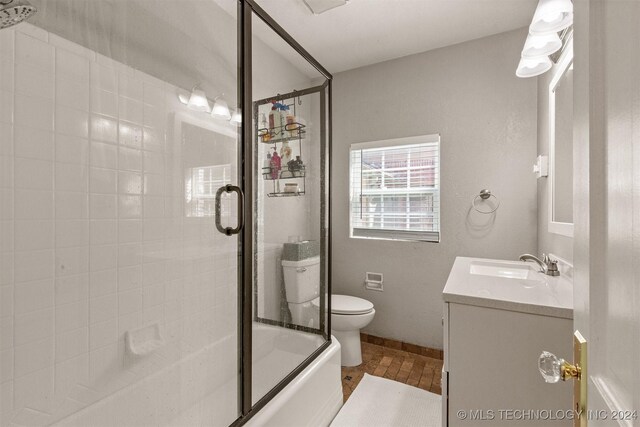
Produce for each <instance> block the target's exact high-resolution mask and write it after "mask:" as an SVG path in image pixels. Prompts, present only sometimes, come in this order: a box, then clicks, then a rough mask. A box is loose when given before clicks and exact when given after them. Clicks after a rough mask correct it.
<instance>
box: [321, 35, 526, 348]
mask: <svg viewBox="0 0 640 427" xmlns="http://www.w3.org/2000/svg"><path fill="white" fill-rule="evenodd" d="M525 37H526V30H525V29H522V30H516V31H512V32H508V33H503V34H498V35H495V36H491V37H487V38H483V39H479V40H474V41H471V42H467V43H462V44H459V45H455V46H450V47H446V48H442V49H437V50H433V51H430V52H425V53H422V54H417V55H412V56H408V57H405V58H400V59H396V60H392V61H388V62H383V63H379V64H374V65H372V66H367V67H363V68H359V69H355V70H351V71H347V72H343V73H339V74H337V75H336V76H335V80H334V90H333V96H334V98H333V125H334V128H333V157H332V165H333V175H332V179H333V181H332V191H333V194H332V210H333V223H332V237H333V243H332V250H333V253H332V280H333V282H332V283H333V291H334V293H344V294H349V295H355V296H359V297H363V298H366V299H368V300H370V301H372V302H373V303H374V304H375V308H376V316H375V318H374V320H373V322H372V323H371V324H370V325H369V326H368V327H367V328H366V329H365V330H366V332H368V333H371V334H374V335H378V336H382V337H387V338H394V339H398V340H402V341H406V342H410V343H414V344H420V345H427V346H431V347H437V348H442V323H441V318H442V307H443V303H442V289H443V287H444V285H445V282H446V280H447V276H448V274H449V270H450V268H451V266H452V264H453V261H454V259H455V257H456V256H476V257H487V258H502V259H516V258H517V257H518V255H520V254H521V253H523V252H532V251H535V250H536V248H537V230H536V228H537V210H538V209H537V197H536V180H535V176H534V175H533V174H532V173H531V165H532V163H533V161H534V159H535V157H536V126H537V125H536V121H537V119H536V116H537V100H536V95H537V83H536V80H535V79H518V78H517V77H516V76H515V68H516V66H517V63H518V58H519V57H520V51H521V49H522V44H523V43H524V40H525ZM433 133H440V134H441V137H442V142H441V144H442V148H441V162H442V163H441V165H442V166H441V169H442V171H441V182H442V184H441V187H442V188H441V191H442V195H441V204H442V213H441V217H442V219H441V222H442V230H441V231H442V241H441V243H409V242H393V241H379V240H358V239H350V238H349V237H348V236H349V230H348V207H349V200H348V176H349V171H348V164H349V157H348V153H349V145H350V144H352V143H355V142H363V141H372V140H380V139H388V138H395V137H406V136H414V135H422V134H433ZM482 188H489V189H491V190H492V191H493V192H494V193H495V194H496V195H497V196H498V197H499V198H500V200H501V201H502V205H501V207H500V209H499V210H498V212H497V215H495V216H487V215H480V214H474V213H470V212H469V211H470V201H471V199H472V197H473V196H474V195H476V194H478V192H479V191H480V190H481V189H482ZM366 271H373V272H379V273H383V274H384V279H385V283H384V292H382V293H380V292H375V291H368V290H365V289H364V284H363V282H364V274H365V272H366Z"/></svg>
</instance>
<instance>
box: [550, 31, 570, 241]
mask: <svg viewBox="0 0 640 427" xmlns="http://www.w3.org/2000/svg"><path fill="white" fill-rule="evenodd" d="M549 177H550V180H549V184H550V187H551V188H550V191H549V195H550V200H549V201H550V203H549V232H551V233H556V234H561V235H564V236H569V237H572V236H573V44H572V43H571V41H569V43H568V45H567V46H566V48H565V51H564V52H563V53H562V55H561V56H560V59H559V60H558V64H557V66H556V73H555V75H554V77H553V79H552V80H551V83H550V85H549Z"/></svg>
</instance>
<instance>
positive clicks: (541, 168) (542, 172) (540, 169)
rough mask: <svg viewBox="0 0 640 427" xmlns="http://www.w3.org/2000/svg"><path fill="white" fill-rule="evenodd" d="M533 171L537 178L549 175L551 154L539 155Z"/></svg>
mask: <svg viewBox="0 0 640 427" xmlns="http://www.w3.org/2000/svg"><path fill="white" fill-rule="evenodd" d="M533 173H535V174H536V178H544V177H547V176H549V156H538V157H537V158H536V162H535V163H534V165H533Z"/></svg>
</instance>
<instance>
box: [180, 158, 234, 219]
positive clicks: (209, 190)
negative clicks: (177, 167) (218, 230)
mask: <svg viewBox="0 0 640 427" xmlns="http://www.w3.org/2000/svg"><path fill="white" fill-rule="evenodd" d="M229 182H231V165H215V166H203V167H195V168H188V169H186V176H185V214H186V216H188V217H213V216H214V213H215V197H216V192H217V191H218V188H220V187H222V186H223V185H225V184H227V183H229ZM224 207H225V205H224V204H223V206H222V208H223V212H222V214H224V213H225V212H224Z"/></svg>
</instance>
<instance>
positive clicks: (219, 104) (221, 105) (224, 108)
mask: <svg viewBox="0 0 640 427" xmlns="http://www.w3.org/2000/svg"><path fill="white" fill-rule="evenodd" d="M211 116H212V117H217V118H221V119H225V120H229V119H230V118H231V113H230V112H229V106H228V105H227V102H226V101H225V100H224V99H222V98H221V97H218V98H216V101H215V103H214V104H213V109H212V110H211Z"/></svg>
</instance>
